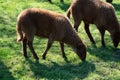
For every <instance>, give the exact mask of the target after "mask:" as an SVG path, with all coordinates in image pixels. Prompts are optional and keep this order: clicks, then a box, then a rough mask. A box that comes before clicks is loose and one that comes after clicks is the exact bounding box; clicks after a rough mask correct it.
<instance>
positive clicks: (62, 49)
mask: <svg viewBox="0 0 120 80" xmlns="http://www.w3.org/2000/svg"><path fill="white" fill-rule="evenodd" d="M60 47H61V51H62V56H63V58H67V57H66V55H65V52H64V43H62V42H60Z"/></svg>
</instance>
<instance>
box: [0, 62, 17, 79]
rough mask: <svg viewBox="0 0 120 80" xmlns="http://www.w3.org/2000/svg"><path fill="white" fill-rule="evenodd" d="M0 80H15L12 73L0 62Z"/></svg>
mask: <svg viewBox="0 0 120 80" xmlns="http://www.w3.org/2000/svg"><path fill="white" fill-rule="evenodd" d="M0 80H15V78H14V77H13V76H12V73H11V72H10V71H9V69H8V68H7V67H6V66H5V64H4V63H3V62H2V61H1V60H0Z"/></svg>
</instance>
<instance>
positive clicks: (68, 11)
mask: <svg viewBox="0 0 120 80" xmlns="http://www.w3.org/2000/svg"><path fill="white" fill-rule="evenodd" d="M70 13H71V12H70V8H69V9H68V10H67V17H68V18H69V19H70Z"/></svg>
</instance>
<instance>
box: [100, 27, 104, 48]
mask: <svg viewBox="0 0 120 80" xmlns="http://www.w3.org/2000/svg"><path fill="white" fill-rule="evenodd" d="M99 31H100V34H101V44H102V46H103V47H105V41H104V34H105V30H104V29H100V28H99Z"/></svg>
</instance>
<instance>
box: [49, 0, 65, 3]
mask: <svg viewBox="0 0 120 80" xmlns="http://www.w3.org/2000/svg"><path fill="white" fill-rule="evenodd" d="M48 1H49V2H50V3H51V2H52V1H51V0H48ZM60 2H61V3H64V1H63V0H60Z"/></svg>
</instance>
